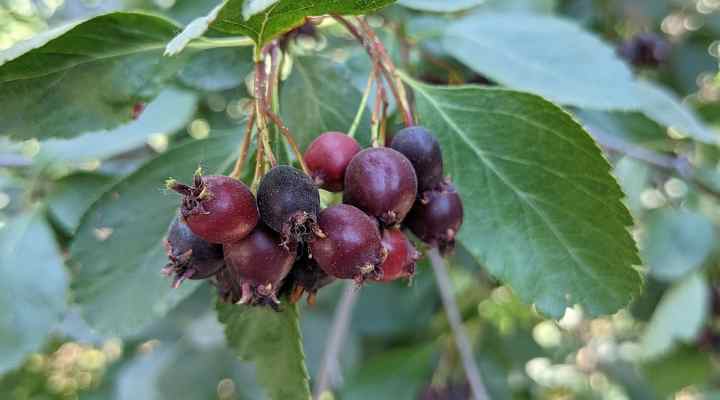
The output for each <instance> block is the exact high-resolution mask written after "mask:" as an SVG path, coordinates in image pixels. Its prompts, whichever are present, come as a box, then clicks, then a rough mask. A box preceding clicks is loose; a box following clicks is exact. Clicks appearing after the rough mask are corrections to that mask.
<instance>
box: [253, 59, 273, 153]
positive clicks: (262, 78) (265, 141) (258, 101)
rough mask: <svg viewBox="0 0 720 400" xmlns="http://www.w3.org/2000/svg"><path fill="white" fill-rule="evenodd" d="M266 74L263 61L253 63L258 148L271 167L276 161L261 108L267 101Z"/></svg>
mask: <svg viewBox="0 0 720 400" xmlns="http://www.w3.org/2000/svg"><path fill="white" fill-rule="evenodd" d="M267 81H268V78H267V74H266V73H265V61H264V60H261V61H258V62H257V63H255V108H256V111H255V112H256V113H257V124H258V148H259V147H261V146H262V147H264V148H265V154H266V157H267V160H268V161H269V162H270V165H271V166H273V167H274V166H275V165H277V160H276V159H275V155H274V154H273V152H272V148H271V147H270V137H269V134H268V127H267V122H266V121H265V114H264V112H263V111H264V110H263V108H264V107H265V101H266V99H267Z"/></svg>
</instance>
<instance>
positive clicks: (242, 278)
mask: <svg viewBox="0 0 720 400" xmlns="http://www.w3.org/2000/svg"><path fill="white" fill-rule="evenodd" d="M280 242H281V239H280V235H278V234H277V233H275V232H274V231H273V230H272V229H270V228H268V227H267V226H265V225H264V224H259V225H258V226H257V227H256V228H255V229H253V231H252V232H251V233H250V234H249V235H248V236H247V237H246V238H244V239H242V240H240V241H238V242H234V243H226V244H224V245H223V251H224V252H225V264H226V265H227V270H228V272H229V274H228V275H227V276H223V278H224V279H231V280H232V281H231V282H230V283H229V287H230V290H229V295H227V296H226V297H229V298H230V299H231V300H232V301H233V302H235V303H240V304H251V305H269V306H272V307H277V305H278V304H279V301H278V299H277V291H278V289H279V288H280V285H281V283H282V281H283V279H285V277H286V276H287V274H288V273H289V272H290V269H291V268H292V265H293V262H294V261H295V256H296V247H295V245H294V244H291V246H289V247H283V246H281V245H280Z"/></svg>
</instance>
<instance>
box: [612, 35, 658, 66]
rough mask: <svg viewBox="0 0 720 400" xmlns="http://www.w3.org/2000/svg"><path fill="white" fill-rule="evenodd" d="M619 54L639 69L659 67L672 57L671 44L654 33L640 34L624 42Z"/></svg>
mask: <svg viewBox="0 0 720 400" xmlns="http://www.w3.org/2000/svg"><path fill="white" fill-rule="evenodd" d="M618 54H619V55H620V56H621V57H622V58H624V59H626V60H627V61H628V62H630V63H631V64H633V65H635V66H637V67H657V66H659V65H660V64H662V63H664V62H666V61H667V60H668V58H669V57H670V44H669V43H668V42H667V41H666V40H665V39H663V38H662V37H660V36H658V35H656V34H654V33H647V32H646V33H639V34H637V35H635V36H633V37H632V38H630V39H628V40H627V41H625V42H623V43H622V44H621V45H620V47H619V48H618Z"/></svg>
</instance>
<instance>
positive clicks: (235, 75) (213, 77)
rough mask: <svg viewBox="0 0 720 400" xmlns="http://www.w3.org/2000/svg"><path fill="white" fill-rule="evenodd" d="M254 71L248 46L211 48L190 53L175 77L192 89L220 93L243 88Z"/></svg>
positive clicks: (250, 50)
mask: <svg viewBox="0 0 720 400" xmlns="http://www.w3.org/2000/svg"><path fill="white" fill-rule="evenodd" d="M253 68H254V64H253V58H252V49H251V48H250V47H244V48H227V49H210V50H206V51H202V52H196V53H194V54H191V55H190V59H189V60H188V63H187V65H185V66H184V67H183V69H182V70H180V75H179V76H178V78H179V79H180V82H182V83H183V84H185V85H188V86H190V87H192V88H194V89H199V90H204V91H209V92H210V91H220V90H227V89H232V88H235V87H238V86H240V85H242V84H243V83H244V82H245V77H246V76H247V75H248V74H249V73H250V72H251V71H252V70H253Z"/></svg>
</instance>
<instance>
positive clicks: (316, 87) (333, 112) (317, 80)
mask: <svg viewBox="0 0 720 400" xmlns="http://www.w3.org/2000/svg"><path fill="white" fill-rule="evenodd" d="M351 76H352V74H351V72H350V70H348V69H347V67H346V66H344V65H341V64H337V63H335V62H334V61H332V60H331V59H329V58H326V57H319V56H307V57H297V58H295V59H293V73H292V75H291V76H290V78H289V79H288V80H287V81H286V82H285V84H284V85H283V87H282V95H281V96H280V112H281V114H282V117H283V119H284V120H285V122H286V123H287V125H288V127H289V128H290V129H291V130H292V131H293V133H294V135H295V138H296V139H297V141H298V145H299V146H300V148H301V149H305V148H306V147H307V145H308V144H310V142H311V141H312V140H313V139H315V137H317V136H318V135H320V134H321V133H323V132H328V131H339V132H347V131H348V129H349V128H350V126H351V125H352V122H353V119H354V118H355V114H356V113H357V108H358V106H359V104H360V100H361V99H362V93H360V91H359V90H358V89H357V88H356V87H355V86H353V85H352V84H351V83H350V80H351V79H352V77H351ZM356 137H357V139H358V141H360V142H361V143H364V144H368V143H369V141H370V116H369V110H368V109H366V111H365V114H364V115H363V119H362V120H361V123H360V125H359V126H358V130H357V133H356Z"/></svg>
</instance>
